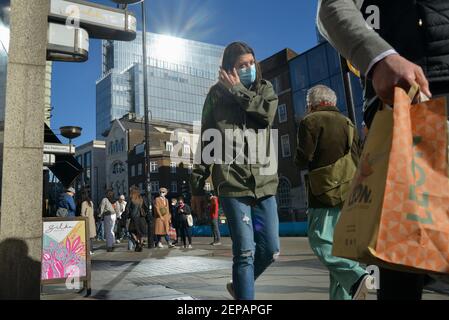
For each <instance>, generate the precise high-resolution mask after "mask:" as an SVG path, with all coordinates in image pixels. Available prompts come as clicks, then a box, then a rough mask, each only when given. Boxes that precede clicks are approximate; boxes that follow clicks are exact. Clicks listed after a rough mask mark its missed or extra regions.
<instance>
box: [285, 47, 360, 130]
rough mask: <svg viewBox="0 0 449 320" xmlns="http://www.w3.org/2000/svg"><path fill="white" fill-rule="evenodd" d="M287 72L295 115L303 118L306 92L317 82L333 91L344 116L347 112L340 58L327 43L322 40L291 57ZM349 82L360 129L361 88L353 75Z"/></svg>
mask: <svg viewBox="0 0 449 320" xmlns="http://www.w3.org/2000/svg"><path fill="white" fill-rule="evenodd" d="M290 75H291V83H292V92H293V103H294V107H295V116H296V117H297V118H299V119H300V118H302V117H304V115H305V113H306V110H307V104H306V96H307V91H308V90H309V89H310V88H312V87H313V86H315V85H318V84H323V85H326V86H328V87H330V88H332V89H333V90H334V91H335V92H336V94H337V98H338V102H337V105H338V107H339V109H340V110H341V111H342V113H344V114H345V115H346V116H347V115H348V110H347V105H346V98H345V91H344V85H343V77H342V71H341V67H340V58H339V55H338V53H337V51H336V50H335V49H334V48H333V47H332V46H331V45H330V44H329V43H328V42H322V43H320V44H319V45H317V46H316V47H314V48H312V49H310V50H308V51H307V52H305V53H303V54H301V55H299V56H298V57H296V58H294V59H292V60H290ZM351 85H352V91H353V100H354V105H355V113H356V118H357V125H358V127H359V128H360V126H361V123H362V121H363V89H362V86H361V83H360V79H359V78H357V77H356V76H354V75H352V74H351Z"/></svg>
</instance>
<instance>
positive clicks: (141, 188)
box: [139, 182, 145, 192]
mask: <svg viewBox="0 0 449 320" xmlns="http://www.w3.org/2000/svg"><path fill="white" fill-rule="evenodd" d="M143 189H144V188H143V182H141V183H139V190H140V192H144V191H145V190H143Z"/></svg>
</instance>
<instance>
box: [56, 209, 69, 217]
mask: <svg viewBox="0 0 449 320" xmlns="http://www.w3.org/2000/svg"><path fill="white" fill-rule="evenodd" d="M68 215H69V210H68V209H67V208H58V210H57V211H56V216H57V217H60V218H65V217H67V216H68Z"/></svg>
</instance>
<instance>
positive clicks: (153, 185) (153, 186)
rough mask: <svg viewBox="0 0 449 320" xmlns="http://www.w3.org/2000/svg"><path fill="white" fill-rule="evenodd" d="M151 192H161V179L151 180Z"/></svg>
mask: <svg viewBox="0 0 449 320" xmlns="http://www.w3.org/2000/svg"><path fill="white" fill-rule="evenodd" d="M151 192H152V193H158V192H159V181H151Z"/></svg>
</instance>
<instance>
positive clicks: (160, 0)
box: [51, 0, 317, 145]
mask: <svg viewBox="0 0 449 320" xmlns="http://www.w3.org/2000/svg"><path fill="white" fill-rule="evenodd" d="M92 2H97V3H102V4H107V5H111V6H113V5H114V4H113V3H112V1H109V0H95V1H92ZM146 2H147V20H148V26H147V27H148V31H150V32H156V33H162V34H170V35H173V36H180V37H184V38H186V39H192V40H197V41H204V42H208V43H213V44H218V45H223V46H225V45H227V44H228V43H231V42H233V41H235V40H242V41H245V42H247V43H248V44H250V45H251V46H252V47H253V48H254V50H255V52H256V55H257V58H258V59H259V60H263V59H265V58H267V57H269V56H271V55H273V54H274V53H276V52H278V51H280V50H282V49H284V48H287V47H288V48H291V49H293V50H295V51H296V52H298V53H301V52H303V51H305V50H307V49H309V48H311V47H313V46H314V45H315V44H316V43H317V39H316V31H315V15H316V2H317V1H316V0H277V1H274V0H146ZM132 10H133V11H134V12H135V13H136V16H138V17H140V5H139V6H135V7H133V8H132ZM139 20H140V19H139ZM138 28H139V30H140V29H141V27H140V24H139V27H138ZM100 73H101V51H100V41H99V40H91V41H90V53H89V61H87V62H85V63H82V64H77V63H54V64H53V80H52V105H53V107H54V110H53V118H52V120H51V127H52V128H53V130H54V131H55V133H59V130H58V128H59V127H61V126H64V125H76V126H81V127H82V128H83V135H82V136H81V137H80V138H78V139H76V140H75V141H74V143H75V144H77V145H81V144H83V143H86V142H88V141H90V140H92V139H94V138H95V82H96V80H97V79H98V78H99V76H100Z"/></svg>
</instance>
